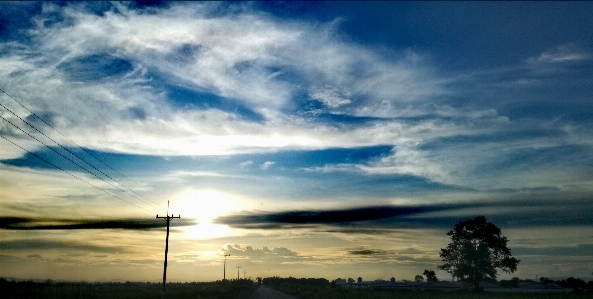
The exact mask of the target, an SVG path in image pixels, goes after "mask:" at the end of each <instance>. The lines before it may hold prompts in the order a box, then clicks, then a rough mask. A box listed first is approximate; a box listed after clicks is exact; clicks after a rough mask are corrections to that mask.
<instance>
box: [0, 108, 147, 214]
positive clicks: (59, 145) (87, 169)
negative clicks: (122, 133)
mask: <svg viewBox="0 0 593 299" xmlns="http://www.w3.org/2000/svg"><path fill="white" fill-rule="evenodd" d="M0 107H2V108H4V109H6V110H7V111H8V112H10V113H11V114H12V115H14V116H16V117H18V118H19V119H20V120H21V121H23V122H24V123H26V124H27V125H29V126H30V127H31V128H33V129H35V131H37V132H39V133H40V134H41V135H43V136H45V137H46V138H47V139H49V140H51V141H53V142H54V143H55V144H57V145H58V146H59V147H61V148H62V149H63V150H65V151H67V152H68V153H70V154H71V155H73V156H75V157H76V158H78V159H79V160H81V161H82V162H84V163H86V164H87V165H89V166H90V167H92V168H93V169H95V170H96V171H98V172H100V173H101V174H103V175H104V176H106V177H108V178H109V179H111V180H112V181H114V182H116V183H119V182H117V181H116V180H115V179H113V178H112V177H110V176H109V175H107V174H106V173H104V172H103V171H101V170H99V169H98V168H96V167H95V166H93V165H91V164H90V163H88V162H87V161H85V160H84V159H82V158H80V157H79V156H78V155H76V154H75V153H73V152H72V151H70V150H69V149H67V148H65V147H64V146H62V145H61V144H60V143H58V142H57V141H55V140H53V139H52V138H50V137H49V136H47V135H45V133H43V132H41V131H40V130H39V129H37V128H36V127H35V126H33V125H32V124H30V123H29V122H28V121H26V120H24V119H23V118H21V117H20V116H18V115H17V114H16V113H14V112H13V111H12V110H10V109H8V108H6V106H4V105H2V104H0ZM0 117H2V116H0ZM2 118H3V119H4V120H6V121H7V122H9V123H10V124H11V125H13V126H14V127H16V128H17V129H19V130H21V131H22V132H24V133H27V132H25V131H24V130H23V129H21V128H19V127H18V126H16V125H15V124H13V123H12V122H10V121H9V120H7V119H6V118H4V117H2ZM27 135H29V136H31V137H32V138H34V139H35V140H37V141H39V140H38V139H37V138H35V137H33V136H32V135H30V134H29V133H27ZM39 142H40V143H42V142H41V141H39ZM44 145H45V144H44ZM45 146H47V145H45ZM47 147H48V148H49V149H51V150H53V151H54V152H56V153H57V154H59V155H60V156H62V157H64V158H65V159H67V160H68V161H70V162H72V163H74V164H75V165H76V166H78V167H80V168H82V169H84V170H85V171H86V172H88V173H90V174H92V175H94V176H96V177H97V178H99V179H101V180H102V181H104V182H106V183H108V184H109V185H111V186H113V187H114V188H116V189H118V190H120V191H122V192H124V193H126V191H125V190H122V189H120V188H119V187H117V186H115V185H113V184H111V183H109V182H107V181H105V180H104V179H103V178H100V177H99V176H97V175H96V174H94V173H92V172H91V171H90V170H88V169H86V168H84V167H82V166H81V165H80V164H78V163H76V162H74V161H72V160H71V159H69V158H67V157H66V156H64V155H62V154H60V153H59V152H58V151H56V150H54V149H53V148H51V147H49V146H47ZM119 184H120V185H121V183H119ZM128 189H129V188H128ZM129 195H130V196H132V197H134V198H136V199H138V200H140V201H143V202H144V203H146V204H151V203H149V202H146V201H144V200H142V199H140V198H138V197H137V196H135V195H132V194H129ZM152 205H155V206H158V205H157V204H156V203H153V204H152Z"/></svg>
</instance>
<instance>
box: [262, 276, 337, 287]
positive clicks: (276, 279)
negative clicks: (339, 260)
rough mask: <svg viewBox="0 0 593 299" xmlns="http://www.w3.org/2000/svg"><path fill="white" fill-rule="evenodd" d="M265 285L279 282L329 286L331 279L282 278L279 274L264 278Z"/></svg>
mask: <svg viewBox="0 0 593 299" xmlns="http://www.w3.org/2000/svg"><path fill="white" fill-rule="evenodd" d="M263 283H264V285H278V284H287V283H288V284H295V285H314V286H324V287H327V286H328V285H329V283H330V282H329V280H327V279H325V278H294V277H288V278H282V277H278V276H274V277H266V278H264V279H263Z"/></svg>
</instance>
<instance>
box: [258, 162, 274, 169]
mask: <svg viewBox="0 0 593 299" xmlns="http://www.w3.org/2000/svg"><path fill="white" fill-rule="evenodd" d="M274 164H276V162H272V161H266V162H264V163H262V164H261V165H260V166H259V168H261V169H263V170H266V169H268V168H270V167H272V165H274Z"/></svg>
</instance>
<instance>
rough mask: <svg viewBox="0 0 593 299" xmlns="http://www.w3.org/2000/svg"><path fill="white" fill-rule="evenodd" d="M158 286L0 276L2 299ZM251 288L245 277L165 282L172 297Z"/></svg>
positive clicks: (154, 293)
mask: <svg viewBox="0 0 593 299" xmlns="http://www.w3.org/2000/svg"><path fill="white" fill-rule="evenodd" d="M162 290H163V286H162V284H159V283H144V282H125V283H87V282H53V281H49V280H48V281H46V282H33V281H21V282H14V281H7V280H5V279H2V278H0V294H1V295H0V298H3V299H17V298H18V299H23V298H27V299H29V298H31V299H35V298H44V299H45V298H47V299H54V298H55V299H58V298H59V299H70V298H85V299H95V298H96V299H99V298H100V299H160V298H161V297H162ZM253 291H255V286H254V284H253V281H251V280H249V279H241V280H233V281H216V282H200V283H196V282H192V283H167V298H175V299H184V298H192V299H196V298H201V299H214V298H216V299H249V298H250V297H251V294H252V293H253Z"/></svg>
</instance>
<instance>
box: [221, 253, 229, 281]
mask: <svg viewBox="0 0 593 299" xmlns="http://www.w3.org/2000/svg"><path fill="white" fill-rule="evenodd" d="M227 256H231V254H230V253H225V254H224V264H223V266H222V280H226V257H227Z"/></svg>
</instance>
